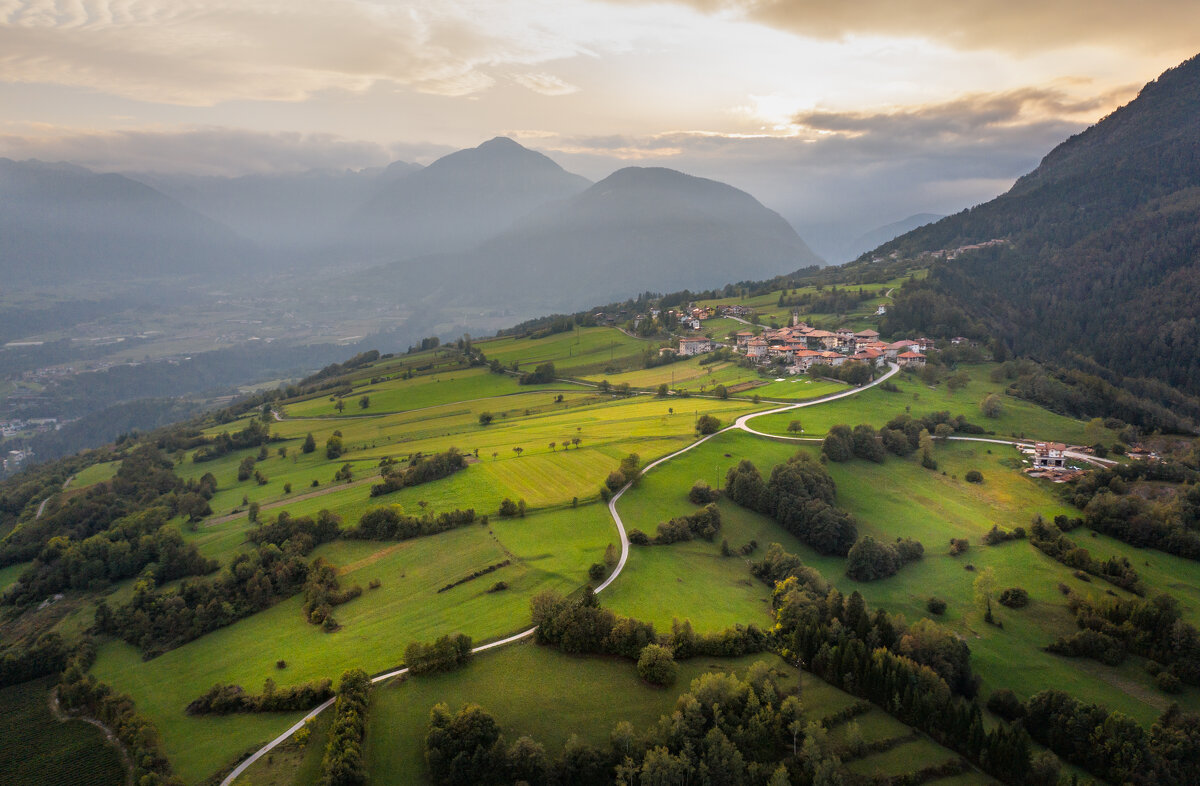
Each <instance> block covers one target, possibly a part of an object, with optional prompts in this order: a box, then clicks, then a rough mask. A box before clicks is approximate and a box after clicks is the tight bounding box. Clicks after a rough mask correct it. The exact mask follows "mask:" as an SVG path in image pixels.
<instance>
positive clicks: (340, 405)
mask: <svg viewBox="0 0 1200 786" xmlns="http://www.w3.org/2000/svg"><path fill="white" fill-rule="evenodd" d="M333 408H334V409H336V410H337V411H338V412H343V411H345V409H346V402H345V401H343V400H342V399H340V398H339V399H338V400H337V403H336V404H334V405H333Z"/></svg>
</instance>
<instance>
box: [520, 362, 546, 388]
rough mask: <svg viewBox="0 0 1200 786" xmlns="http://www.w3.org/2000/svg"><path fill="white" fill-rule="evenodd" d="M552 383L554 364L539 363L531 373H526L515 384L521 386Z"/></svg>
mask: <svg viewBox="0 0 1200 786" xmlns="http://www.w3.org/2000/svg"><path fill="white" fill-rule="evenodd" d="M553 381H554V364H553V363H548V362H547V363H541V364H539V365H538V366H537V368H535V369H534V370H533V371H527V372H525V373H524V374H522V375H521V376H520V378H519V379H518V380H517V382H518V383H519V384H521V385H545V384H548V383H550V382H553Z"/></svg>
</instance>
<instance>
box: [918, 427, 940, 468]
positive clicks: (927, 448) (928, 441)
mask: <svg viewBox="0 0 1200 786" xmlns="http://www.w3.org/2000/svg"><path fill="white" fill-rule="evenodd" d="M917 446H918V449H919V450H920V451H921V466H922V467H924V468H925V469H937V460H936V459H934V457H933V437H931V436H930V435H929V430H928V429H921V434H920V436H919V437H918V438H917Z"/></svg>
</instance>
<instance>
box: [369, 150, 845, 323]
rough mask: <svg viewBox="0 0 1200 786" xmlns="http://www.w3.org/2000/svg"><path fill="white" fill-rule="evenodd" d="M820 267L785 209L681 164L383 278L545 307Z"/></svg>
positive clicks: (629, 175)
mask: <svg viewBox="0 0 1200 786" xmlns="http://www.w3.org/2000/svg"><path fill="white" fill-rule="evenodd" d="M819 264H821V259H820V258H819V257H817V256H816V255H815V254H814V253H813V252H812V251H811V250H810V249H809V248H808V246H806V245H805V244H804V241H803V240H801V239H800V237H799V236H798V235H797V234H796V232H795V230H793V229H792V227H791V226H790V225H789V224H788V223H787V222H786V221H785V220H784V219H783V218H782V217H781V216H779V214H777V213H775V212H774V211H771V210H768V209H767V208H765V207H763V205H762V204H760V203H759V202H758V201H757V200H756V199H754V198H753V197H752V196H750V195H749V194H747V193H745V192H744V191H739V190H738V189H736V188H733V187H732V186H728V185H725V184H724V183H718V182H716V181H713V180H706V179H704V178H699V177H692V176H690V175H685V174H683V173H680V172H676V171H674V170H671V169H661V168H651V169H645V168H638V167H630V168H627V169H622V170H619V171H617V172H615V173H613V174H612V175H610V176H609V177H607V178H605V179H604V180H602V181H600V182H599V183H596V184H595V185H592V186H591V187H590V188H588V189H586V190H585V191H582V192H581V193H579V194H577V195H575V196H573V197H571V198H570V199H567V200H564V201H562V202H560V203H552V204H549V205H547V206H545V207H543V208H542V209H540V210H537V211H535V212H534V213H532V214H531V215H529V216H526V217H525V218H524V219H523V220H521V221H519V222H518V223H517V224H516V225H515V226H513V227H512V228H511V229H509V230H508V231H506V232H503V233H501V234H499V235H497V236H496V237H494V238H492V239H491V240H488V241H486V242H484V243H483V244H481V245H479V246H477V247H476V248H474V249H472V250H470V251H466V252H462V253H458V254H451V255H442V256H440V257H436V258H425V259H421V260H416V261H415V262H414V263H399V264H396V265H392V266H388V267H386V268H381V269H379V270H377V271H374V273H373V276H374V278H375V279H376V280H387V279H388V278H389V277H391V278H394V279H397V280H408V281H414V280H415V281H425V282H426V286H428V287H429V288H431V289H433V288H437V287H445V288H452V289H453V291H454V292H455V293H456V296H457V297H465V298H469V299H471V300H473V301H475V302H485V301H488V300H490V299H494V298H496V297H501V298H503V299H504V300H505V301H506V302H516V303H520V304H521V305H522V306H524V307H526V308H525V309H523V310H529V311H530V313H536V312H537V311H538V309H542V310H544V309H548V308H555V309H557V308H571V309H574V308H581V307H585V306H588V305H590V304H594V303H597V302H608V301H611V300H614V299H619V298H624V297H627V296H628V295H630V294H632V293H636V292H642V291H646V290H651V291H672V290H678V289H682V288H685V287H690V288H693V289H696V288H701V289H702V288H706V287H717V286H723V285H725V284H727V283H729V282H732V281H744V280H760V279H763V278H769V277H771V276H775V275H778V274H781V273H787V272H791V271H794V270H797V269H799V268H801V267H807V266H809V265H819Z"/></svg>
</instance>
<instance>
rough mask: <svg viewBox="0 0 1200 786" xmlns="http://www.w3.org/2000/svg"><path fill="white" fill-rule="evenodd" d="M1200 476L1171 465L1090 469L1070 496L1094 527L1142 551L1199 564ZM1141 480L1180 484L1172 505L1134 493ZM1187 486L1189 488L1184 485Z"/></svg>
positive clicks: (1156, 463)
mask: <svg viewBox="0 0 1200 786" xmlns="http://www.w3.org/2000/svg"><path fill="white" fill-rule="evenodd" d="M1198 479H1200V473H1198V472H1196V470H1195V469H1193V468H1191V467H1188V466H1186V465H1183V464H1179V463H1176V462H1171V461H1138V462H1134V463H1131V464H1119V465H1117V466H1114V467H1107V468H1104V469H1096V470H1091V471H1089V472H1088V473H1087V474H1086V475H1084V476H1083V477H1082V478H1080V479H1079V480H1077V481H1076V482H1075V483H1074V485H1073V487H1072V488H1071V490H1070V491H1069V492H1068V498H1069V499H1070V500H1071V502H1072V503H1074V504H1075V506H1077V507H1079V508H1082V509H1083V521H1084V524H1086V525H1087V526H1088V527H1089V528H1091V529H1093V530H1096V531H1097V532H1102V533H1104V534H1105V535H1111V536H1112V537H1114V538H1117V539H1118V540H1121V541H1124V542H1125V543H1129V544H1130V545H1133V546H1137V547H1139V548H1146V547H1149V548H1154V549H1158V550H1159V551H1165V552H1167V553H1168V554H1176V555H1178V556H1180V557H1184V558H1186V559H1192V560H1200V484H1198V483H1197V480H1198ZM1139 481H1149V482H1154V483H1175V484H1180V485H1179V486H1178V487H1177V488H1176V489H1175V493H1174V494H1173V495H1171V496H1170V498H1169V500H1167V501H1149V500H1146V499H1144V498H1143V497H1141V496H1139V495H1138V494H1135V493H1133V490H1132V486H1133V484H1135V483H1137V482H1139ZM1183 484H1186V485H1183Z"/></svg>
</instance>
